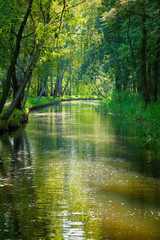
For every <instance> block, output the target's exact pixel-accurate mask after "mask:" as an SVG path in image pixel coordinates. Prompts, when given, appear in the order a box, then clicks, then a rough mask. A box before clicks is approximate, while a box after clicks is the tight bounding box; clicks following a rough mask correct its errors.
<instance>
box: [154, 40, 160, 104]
mask: <svg viewBox="0 0 160 240" xmlns="http://www.w3.org/2000/svg"><path fill="white" fill-rule="evenodd" d="M159 45H160V38H159V39H158V41H157V46H159ZM159 59H160V48H159V47H158V51H157V54H156V60H155V63H154V68H153V69H154V89H153V98H154V101H155V102H156V101H157V100H158V80H159Z"/></svg>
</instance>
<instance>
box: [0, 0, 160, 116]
mask: <svg viewBox="0 0 160 240" xmlns="http://www.w3.org/2000/svg"><path fill="white" fill-rule="evenodd" d="M159 15H160V3H159V1H158V0H156V1H154V3H153V1H151V0H141V1H139V0H121V1H120V0H110V1H101V0H55V1H53V0H16V1H11V0H9V1H7V2H6V1H5V0H0V25H1V29H0V46H1V52H0V60H1V61H0V80H1V85H0V94H1V95H0V96H1V100H0V112H2V110H3V108H4V104H5V102H6V100H7V98H8V97H9V96H10V97H12V103H11V105H10V107H9V109H8V110H7V111H6V113H5V114H4V115H3V116H2V117H1V119H3V120H4V119H8V118H9V116H10V115H11V113H12V112H13V110H14V109H15V108H20V109H21V108H23V107H24V106H25V102H26V99H27V97H28V96H34V97H38V96H39V95H40V93H42V92H43V94H45V95H50V96H54V97H57V96H63V95H64V94H66V95H71V94H74V95H78V94H81V93H83V94H86V95H93V94H97V95H99V96H101V97H104V98H106V97H107V95H108V93H109V92H110V91H112V90H113V89H116V90H117V91H122V90H127V91H128V92H139V93H140V94H141V95H142V96H143V98H144V101H145V102H146V103H149V102H150V101H151V100H154V101H157V99H158V95H159V69H160V68H159V63H160V18H159ZM44 90H45V91H44Z"/></svg>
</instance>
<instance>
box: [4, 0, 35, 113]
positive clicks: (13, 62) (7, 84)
mask: <svg viewBox="0 0 160 240" xmlns="http://www.w3.org/2000/svg"><path fill="white" fill-rule="evenodd" d="M32 2H33V0H30V1H29V4H28V8H27V11H26V14H25V16H24V18H23V20H22V22H21V26H20V28H19V31H18V35H17V39H16V45H15V50H14V54H13V57H12V59H11V63H10V66H9V69H8V72H7V78H6V82H5V87H4V90H3V95H2V98H1V101H0V113H1V112H2V110H3V107H4V104H5V102H6V99H7V96H8V92H9V89H10V84H11V78H12V75H13V72H14V68H15V65H16V62H17V58H18V55H19V50H20V43H21V40H22V34H23V31H24V27H25V25H26V22H27V19H28V16H29V14H30V12H31V6H32Z"/></svg>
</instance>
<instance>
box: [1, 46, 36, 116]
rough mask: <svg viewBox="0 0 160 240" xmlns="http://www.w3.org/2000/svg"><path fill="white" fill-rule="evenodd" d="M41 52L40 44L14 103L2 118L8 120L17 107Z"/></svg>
mask: <svg viewBox="0 0 160 240" xmlns="http://www.w3.org/2000/svg"><path fill="white" fill-rule="evenodd" d="M39 54H40V45H39V46H38V47H37V50H36V52H35V54H34V56H33V58H32V60H31V63H30V64H29V66H28V69H27V71H26V74H25V76H24V80H23V82H22V83H21V85H20V86H19V88H18V90H17V92H16V95H15V97H14V99H13V100H12V103H11V105H10V106H9V108H8V110H7V111H6V112H5V113H4V114H3V116H2V117H1V118H0V119H1V120H8V118H9V117H10V116H11V114H12V112H13V111H14V109H15V108H16V106H17V103H18V101H19V99H20V97H21V96H22V94H23V92H24V89H25V87H26V85H27V83H28V82H29V81H30V78H31V76H32V71H33V69H34V68H35V64H36V62H37V60H38V57H39Z"/></svg>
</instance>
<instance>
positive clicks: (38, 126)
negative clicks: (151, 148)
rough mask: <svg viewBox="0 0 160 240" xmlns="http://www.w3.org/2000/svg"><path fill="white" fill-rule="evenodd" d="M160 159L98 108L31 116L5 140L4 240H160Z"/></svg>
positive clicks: (0, 235)
mask: <svg viewBox="0 0 160 240" xmlns="http://www.w3.org/2000/svg"><path fill="white" fill-rule="evenodd" d="M96 104H97V103H96ZM158 158H159V155H158V153H157V155H156V153H154V154H153V153H146V152H145V151H141V150H140V149H139V147H138V146H136V143H135V141H134V132H133V129H131V128H129V127H127V126H125V125H124V124H123V121H122V120H120V119H118V118H114V117H113V116H107V115H105V114H103V113H102V112H101V111H95V106H94V102H85V103H84V102H76V103H75V102H72V103H63V104H61V105H58V106H54V107H49V108H45V109H39V110H37V111H36V112H32V113H31V115H30V120H29V124H28V125H27V126H26V128H25V129H23V128H21V129H19V130H17V131H15V132H13V133H12V134H10V135H8V134H6V135H3V136H2V137H1V139H0V213H1V214H0V239H35V240H36V239H57V240H61V239H65V240H72V239H73V240H76V239H77V240H78V239H87V240H88V239H94V240H99V239H112V240H114V239H118V240H119V239H122V240H125V239H126V240H128V239H133V240H136V239H145V240H146V239H151V240H154V239H155V240H156V239H159V237H160V180H159V177H160V176H159V172H160V171H159V159H158Z"/></svg>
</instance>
